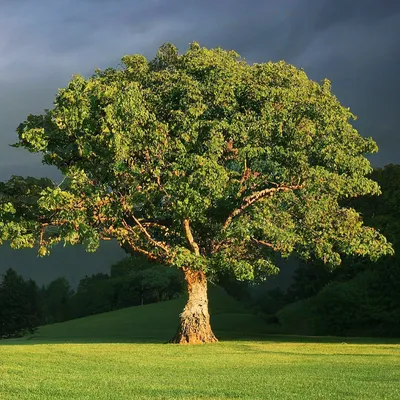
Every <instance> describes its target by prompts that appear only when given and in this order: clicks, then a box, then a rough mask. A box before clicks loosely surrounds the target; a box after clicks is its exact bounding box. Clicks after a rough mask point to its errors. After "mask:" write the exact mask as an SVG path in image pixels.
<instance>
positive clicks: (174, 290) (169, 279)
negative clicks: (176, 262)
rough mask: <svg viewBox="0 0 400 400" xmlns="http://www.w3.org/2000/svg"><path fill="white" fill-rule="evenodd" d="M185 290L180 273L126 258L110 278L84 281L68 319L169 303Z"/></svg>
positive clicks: (73, 300)
mask: <svg viewBox="0 0 400 400" xmlns="http://www.w3.org/2000/svg"><path fill="white" fill-rule="evenodd" d="M183 287H184V285H183V276H182V274H181V273H180V271H178V270H176V269H171V268H168V267H165V266H163V265H152V264H150V263H149V262H148V261H147V260H146V259H145V258H143V257H136V256H135V257H126V258H125V259H123V260H121V261H119V262H117V263H115V264H113V265H112V266H111V275H107V274H101V273H100V274H95V275H92V276H85V277H84V278H83V279H81V281H80V282H79V285H78V290H77V292H76V294H74V296H73V297H72V298H71V310H72V311H71V315H70V317H69V318H68V319H71V318H79V317H84V316H87V315H92V314H99V313H102V312H107V311H113V310H118V309H120V308H124V307H131V306H135V305H139V304H142V305H143V304H149V303H156V302H160V301H165V300H170V299H173V298H175V297H179V296H180V295H181V294H182V291H183Z"/></svg>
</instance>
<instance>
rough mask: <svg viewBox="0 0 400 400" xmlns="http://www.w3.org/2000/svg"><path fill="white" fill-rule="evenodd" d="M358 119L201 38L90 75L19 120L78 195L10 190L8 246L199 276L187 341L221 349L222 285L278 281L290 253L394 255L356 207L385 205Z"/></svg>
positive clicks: (280, 66) (300, 82) (297, 76)
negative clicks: (115, 253) (69, 249)
mask: <svg viewBox="0 0 400 400" xmlns="http://www.w3.org/2000/svg"><path fill="white" fill-rule="evenodd" d="M352 118H353V114H352V113H351V112H350V111H349V109H348V108H345V107H343V106H342V105H341V104H340V103H339V101H338V100H337V99H336V97H335V96H334V95H333V94H332V93H331V87H330V83H329V81H328V80H324V81H323V82H322V83H321V84H318V83H316V82H313V81H311V80H309V79H308V77H307V75H306V74H305V72H304V71H302V70H298V69H296V68H295V67H294V66H292V65H289V64H287V63H285V62H278V63H271V62H269V63H263V64H248V63H247V62H246V61H245V60H244V59H242V58H240V57H239V55H238V54H237V53H235V52H233V51H224V50H222V49H220V48H217V49H206V48H203V47H200V46H199V45H198V44H197V43H193V44H191V45H190V48H189V49H188V51H187V52H186V53H184V54H178V51H177V49H176V48H175V47H174V46H173V45H170V44H166V45H163V46H162V47H161V48H160V49H159V51H158V54H157V56H156V58H155V59H154V60H153V61H150V62H148V61H147V60H146V58H145V57H144V56H141V55H128V56H125V57H123V58H122V67H121V68H117V69H114V68H108V69H106V70H104V71H100V70H97V71H96V72H95V74H94V75H93V76H92V77H90V78H88V79H85V78H84V77H82V76H74V77H73V78H72V80H71V82H70V83H69V84H68V85H67V86H66V87H65V88H63V89H60V90H59V92H58V94H57V96H56V99H55V102H54V108H53V109H52V110H46V111H45V112H44V114H42V115H30V116H28V118H27V120H26V121H24V122H23V123H22V124H20V125H19V127H18V128H17V133H18V136H19V141H18V143H17V144H16V145H15V146H17V147H23V148H25V149H27V150H28V151H30V152H33V153H41V154H42V155H43V162H44V163H45V164H48V165H52V166H55V167H57V168H58V169H59V170H60V171H61V172H62V173H63V174H64V176H65V180H64V181H63V183H62V184H60V185H57V184H55V183H52V182H50V181H46V180H37V179H34V178H28V179H23V178H20V177H13V178H11V180H10V181H8V182H5V183H3V184H2V185H1V186H0V196H1V203H2V205H1V208H0V210H1V211H0V213H1V214H0V215H1V217H0V218H1V224H0V233H1V238H3V239H4V240H8V241H10V243H11V246H12V247H14V248H21V247H33V246H36V245H37V246H38V249H39V250H38V251H39V254H40V255H45V254H47V253H48V252H49V249H50V248H51V246H52V245H54V244H55V243H57V242H60V241H64V242H65V243H66V244H76V243H83V244H85V245H86V247H87V249H88V250H89V251H94V250H96V248H97V247H98V245H99V242H100V241H101V240H106V239H116V240H118V241H119V243H121V245H122V246H123V247H124V248H125V249H127V250H129V251H130V252H132V253H139V254H142V255H145V256H146V257H147V258H148V259H149V260H151V261H154V262H156V263H161V264H165V265H168V266H172V267H176V268H179V269H181V270H182V271H183V274H184V277H185V280H186V282H187V288H188V294H189V298H188V302H187V304H186V306H185V308H184V310H183V312H182V314H181V319H180V326H179V328H178V331H177V334H176V336H175V338H174V339H173V340H172V341H173V342H176V343H198V342H214V341H216V338H215V336H214V334H213V332H212V330H211V326H210V318H209V312H208V299H207V276H213V274H214V273H215V272H216V271H221V270H231V271H232V272H233V273H234V274H235V276H236V277H237V278H239V279H249V280H251V279H255V278H258V277H263V276H265V275H268V274H271V273H275V272H276V271H277V267H276V266H275V265H274V259H275V253H276V252H279V253H281V254H282V255H283V256H289V255H290V254H292V253H293V254H297V255H298V256H299V257H302V258H305V259H308V258H310V257H313V258H317V259H322V260H323V261H324V262H325V263H328V264H331V265H332V266H335V265H338V264H340V261H341V254H351V253H355V254H357V255H360V256H369V257H370V258H371V259H373V260H375V259H377V258H378V257H379V256H381V255H382V254H387V253H391V252H392V247H391V246H390V244H388V243H387V241H386V239H385V237H383V236H382V235H381V234H380V233H379V232H378V231H376V230H375V229H372V228H369V227H367V226H364V225H363V222H362V219H361V217H360V215H359V214H358V213H357V212H356V211H355V210H354V209H352V208H346V207H343V206H341V203H340V201H341V200H342V199H344V198H351V197H355V196H359V195H366V194H379V192H380V190H379V186H378V184H377V183H376V182H374V181H373V180H371V179H369V178H368V177H367V174H368V173H369V172H371V166H370V163H369V161H368V160H367V159H366V158H365V154H367V153H373V152H375V151H376V150H377V146H376V144H375V142H374V141H373V140H372V139H370V138H363V137H361V136H360V135H359V134H358V132H357V131H356V130H355V129H354V128H353V126H352V125H351V123H350V122H351V119H352Z"/></svg>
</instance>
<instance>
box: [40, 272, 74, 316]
mask: <svg viewBox="0 0 400 400" xmlns="http://www.w3.org/2000/svg"><path fill="white" fill-rule="evenodd" d="M73 295H74V292H73V290H72V289H71V285H70V284H69V282H68V280H67V279H66V278H63V277H61V278H57V279H55V280H54V281H52V282H50V283H49V285H48V286H47V287H46V288H45V290H44V298H43V313H44V317H45V318H44V322H45V323H54V322H61V321H66V320H67V319H69V318H71V316H72V309H71V299H72V296H73Z"/></svg>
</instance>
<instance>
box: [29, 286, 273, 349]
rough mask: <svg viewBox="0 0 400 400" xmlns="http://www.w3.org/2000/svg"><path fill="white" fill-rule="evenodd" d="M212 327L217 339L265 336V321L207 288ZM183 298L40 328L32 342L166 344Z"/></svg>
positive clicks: (180, 308)
mask: <svg viewBox="0 0 400 400" xmlns="http://www.w3.org/2000/svg"><path fill="white" fill-rule="evenodd" d="M209 297H210V314H211V323H212V326H213V329H214V332H215V333H216V335H217V337H220V338H225V339H226V338H238V337H246V338H249V337H257V336H259V335H262V334H264V333H265V332H266V329H267V326H266V325H265V323H264V321H263V320H262V319H261V318H259V317H257V316H256V315H254V314H252V313H251V312H250V311H248V310H246V309H245V308H244V307H243V306H242V305H241V304H240V303H239V302H237V301H236V300H235V299H233V298H232V297H230V296H229V295H228V294H227V293H226V292H225V291H224V290H223V289H222V288H220V287H218V286H215V285H209ZM185 301H186V299H185V298H184V297H182V298H179V299H176V300H170V301H165V302H162V303H155V304H149V305H144V306H136V307H130V308H124V309H121V310H117V311H112V312H108V313H103V314H97V315H92V316H89V317H85V318H79V319H75V320H71V321H67V322H62V323H58V324H52V325H46V326H43V327H41V328H40V329H39V330H38V332H37V333H36V334H35V335H34V336H33V337H32V339H31V340H34V341H67V342H165V341H167V340H169V339H170V338H171V337H172V336H173V334H174V333H175V330H176V329H177V326H178V316H179V313H180V312H181V311H182V309H183V307H184V305H185Z"/></svg>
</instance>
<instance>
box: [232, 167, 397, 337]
mask: <svg viewBox="0 0 400 400" xmlns="http://www.w3.org/2000/svg"><path fill="white" fill-rule="evenodd" d="M372 179H373V180H375V181H377V182H378V183H379V185H380V186H381V189H382V195H381V196H365V197H359V198H357V199H353V200H351V202H350V204H348V206H351V207H354V208H356V209H357V211H359V212H361V214H362V215H363V218H364V221H365V223H366V224H367V225H369V226H372V227H374V228H376V229H378V230H379V231H380V232H381V233H383V234H384V235H385V236H386V237H387V238H388V240H389V241H390V242H391V243H392V244H393V246H394V249H395V255H394V256H387V257H384V258H382V259H379V260H378V261H377V262H371V261H368V260H365V259H360V258H356V257H346V258H344V260H343V263H342V265H341V266H340V267H339V268H337V269H334V270H329V269H328V268H327V267H326V266H325V265H324V264H323V263H322V262H318V261H315V260H313V261H310V262H308V263H300V264H299V267H298V268H297V270H296V271H295V273H294V276H293V282H292V283H291V285H290V286H289V287H288V289H287V290H281V289H280V288H275V289H272V290H267V291H262V290H260V288H255V287H254V286H253V285H251V286H250V285H249V284H247V283H242V284H240V283H239V284H238V283H233V282H232V281H230V282H229V280H227V281H228V286H227V287H228V290H229V287H230V292H231V294H235V293H236V294H237V295H239V297H240V298H241V299H242V300H244V301H246V302H247V303H248V304H249V305H252V306H253V307H255V308H256V309H257V310H258V311H259V312H260V313H262V314H263V315H264V316H265V317H266V319H267V321H268V322H270V323H274V324H276V328H277V329H278V330H280V331H282V332H284V333H292V334H306V335H338V336H399V335H400V291H399V287H400V258H399V253H400V165H387V166H386V167H384V168H383V169H376V170H374V172H373V173H372ZM255 289H257V290H255Z"/></svg>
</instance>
